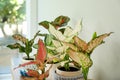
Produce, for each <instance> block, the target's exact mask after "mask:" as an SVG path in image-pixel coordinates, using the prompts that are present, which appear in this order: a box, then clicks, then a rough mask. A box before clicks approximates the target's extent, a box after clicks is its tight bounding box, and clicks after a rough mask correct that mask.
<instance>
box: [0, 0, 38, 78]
mask: <svg viewBox="0 0 120 80" xmlns="http://www.w3.org/2000/svg"><path fill="white" fill-rule="evenodd" d="M2 1H5V2H6V3H9V2H10V1H13V2H11V3H14V1H16V2H17V1H19V2H18V3H19V4H21V2H22V1H23V0H0V6H1V5H3V4H2ZM24 1H25V4H24V5H26V6H24V7H26V11H25V12H26V14H27V15H26V19H24V21H23V22H22V21H21V20H20V22H19V25H17V26H18V27H19V29H17V33H21V34H23V35H26V36H27V37H28V38H31V37H33V35H34V34H35V33H36V31H37V26H38V22H37V1H38V0H24ZM6 3H5V4H6ZM1 9H2V8H1V7H0V10H1ZM10 13H11V12H10ZM0 21H3V20H2V19H1V16H0ZM0 23H1V22H0ZM20 23H22V24H20ZM5 26H6V27H4V31H5V33H6V35H7V37H6V35H4V33H3V32H2V29H1V28H2V27H1V24H0V80H1V79H2V80H3V76H4V74H10V72H11V67H10V65H11V62H10V60H11V59H10V58H11V56H12V54H15V53H17V51H16V50H10V49H8V48H6V47H5V46H6V45H7V44H9V43H12V42H14V41H13V40H12V38H11V37H10V35H12V34H13V32H14V30H15V29H16V28H15V24H13V25H12V26H11V27H9V24H7V22H5ZM9 28H11V29H12V30H13V32H12V30H11V31H10V29H9ZM8 30H9V31H8ZM21 31H22V32H21ZM1 75H3V76H1ZM7 76H9V75H7ZM4 78H5V76H4ZM5 80H6V79H5Z"/></svg>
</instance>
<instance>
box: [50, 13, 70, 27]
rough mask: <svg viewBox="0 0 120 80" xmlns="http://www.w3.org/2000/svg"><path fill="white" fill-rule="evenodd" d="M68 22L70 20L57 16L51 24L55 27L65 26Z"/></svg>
mask: <svg viewBox="0 0 120 80" xmlns="http://www.w3.org/2000/svg"><path fill="white" fill-rule="evenodd" d="M69 21H70V18H69V17H68V16H62V15H61V16H59V17H57V18H56V19H55V20H54V21H53V22H52V24H53V25H55V26H60V27H61V26H65V25H67V23H68V22H69Z"/></svg>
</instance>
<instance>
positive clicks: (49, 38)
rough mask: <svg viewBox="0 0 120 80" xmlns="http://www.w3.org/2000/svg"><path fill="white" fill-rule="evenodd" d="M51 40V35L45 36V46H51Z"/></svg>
mask: <svg viewBox="0 0 120 80" xmlns="http://www.w3.org/2000/svg"><path fill="white" fill-rule="evenodd" d="M52 39H53V36H52V35H50V34H46V36H45V39H44V42H45V44H46V45H51V43H52Z"/></svg>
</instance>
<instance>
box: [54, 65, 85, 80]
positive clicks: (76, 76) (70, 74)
mask: <svg viewBox="0 0 120 80" xmlns="http://www.w3.org/2000/svg"><path fill="white" fill-rule="evenodd" d="M70 68H71V70H72V71H64V67H57V68H56V70H55V72H54V80H83V75H82V72H81V69H78V68H76V67H73V66H71V67H70Z"/></svg>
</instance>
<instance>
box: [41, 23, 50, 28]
mask: <svg viewBox="0 0 120 80" xmlns="http://www.w3.org/2000/svg"><path fill="white" fill-rule="evenodd" d="M49 23H50V22H48V21H42V22H40V23H39V25H42V26H43V27H44V28H46V29H48V28H49Z"/></svg>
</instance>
